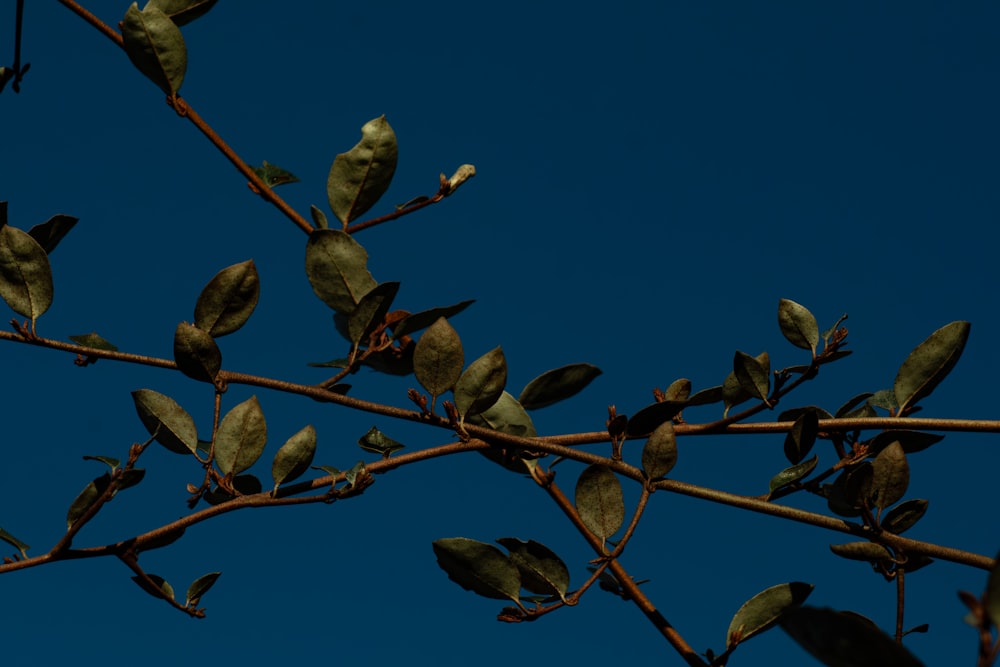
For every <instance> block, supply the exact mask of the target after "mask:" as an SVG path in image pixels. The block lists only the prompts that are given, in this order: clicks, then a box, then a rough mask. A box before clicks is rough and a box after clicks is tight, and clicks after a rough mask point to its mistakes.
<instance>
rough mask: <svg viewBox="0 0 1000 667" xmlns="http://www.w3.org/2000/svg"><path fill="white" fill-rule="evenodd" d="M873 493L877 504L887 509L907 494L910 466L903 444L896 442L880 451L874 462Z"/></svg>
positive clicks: (880, 507)
mask: <svg viewBox="0 0 1000 667" xmlns="http://www.w3.org/2000/svg"><path fill="white" fill-rule="evenodd" d="M872 467H873V473H874V475H873V478H872V495H873V496H874V498H875V506H876V507H878V508H879V509H883V510H884V509H885V508H886V507H889V506H890V505H893V504H895V503H896V502H897V501H899V500H901V499H902V497H903V496H904V495H906V488H907V487H908V486H909V485H910V466H909V464H908V463H907V462H906V454H904V453H903V446H902V445H900V444H899V443H898V442H894V443H892V444H891V445H889V446H888V447H886V448H885V449H883V450H882V451H881V453H879V455H878V456H876V457H875V460H874V461H873V462H872Z"/></svg>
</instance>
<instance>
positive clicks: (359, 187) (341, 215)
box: [326, 116, 398, 226]
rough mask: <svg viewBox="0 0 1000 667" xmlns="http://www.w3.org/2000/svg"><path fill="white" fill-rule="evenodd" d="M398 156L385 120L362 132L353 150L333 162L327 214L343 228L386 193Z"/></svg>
mask: <svg viewBox="0 0 1000 667" xmlns="http://www.w3.org/2000/svg"><path fill="white" fill-rule="evenodd" d="M397 156H398V148H397V145H396V134H395V133H394V132H393V131H392V128H391V127H390V126H389V122H388V121H387V120H386V119H385V116H379V117H378V118H375V119H374V120H370V121H368V122H367V123H365V125H364V127H362V128H361V141H360V142H358V144H357V145H356V146H355V147H354V148H352V149H351V150H349V151H348V152H346V153H341V154H340V155H338V156H337V157H336V158H335V159H334V161H333V166H332V167H331V168H330V175H329V177H328V178H327V181H326V193H327V196H328V197H329V198H330V210H332V211H333V214H334V215H336V216H337V218H338V219H339V220H340V221H341V222H342V223H344V225H345V226H346V225H347V223H349V222H351V221H352V220H354V219H355V218H357V217H358V216H360V215H361V214H362V213H364V212H365V211H367V210H368V209H370V208H371V207H372V206H373V205H374V204H375V202H377V201H378V200H379V199H380V198H381V197H382V195H383V194H385V191H386V190H388V189H389V183H390V182H391V181H392V175H393V174H394V173H395V172H396V159H397Z"/></svg>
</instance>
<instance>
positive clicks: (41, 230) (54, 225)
mask: <svg viewBox="0 0 1000 667" xmlns="http://www.w3.org/2000/svg"><path fill="white" fill-rule="evenodd" d="M78 221H79V218H74V217H73V216H71V215H63V214H62V213H60V214H58V215H54V216H52V217H51V218H49V219H48V220H46V221H45V222H43V223H42V224H40V225H35V226H34V227H32V228H31V229H29V230H28V234H30V235H31V238H33V239H35V240H36V241H38V245H40V246H42V250H44V251H45V254H46V255H51V254H52V251H53V250H55V249H56V246H57V245H59V242H60V241H62V240H63V237H65V236H66V235H67V234H69V230H71V229H73V225H75V224H76V223H77V222H78Z"/></svg>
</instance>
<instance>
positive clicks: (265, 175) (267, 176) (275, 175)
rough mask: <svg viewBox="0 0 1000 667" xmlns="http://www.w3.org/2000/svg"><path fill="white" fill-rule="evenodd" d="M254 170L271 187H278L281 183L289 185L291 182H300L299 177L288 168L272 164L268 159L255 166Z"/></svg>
mask: <svg viewBox="0 0 1000 667" xmlns="http://www.w3.org/2000/svg"><path fill="white" fill-rule="evenodd" d="M252 169H253V172H254V173H255V174H257V176H258V177H260V180H262V181H264V183H266V184H267V186H268V187H269V188H276V187H278V186H279V185H288V184H289V183H298V182H299V178H298V176H296V175H295V174H293V173H292V172H290V171H288V170H287V169H282V168H281V167H279V166H278V165H276V164H270V163H269V162H268V161H267V160H264V162H263V164H262V165H261V166H259V167H253V168H252Z"/></svg>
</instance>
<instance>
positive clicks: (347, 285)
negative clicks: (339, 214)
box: [306, 229, 377, 315]
mask: <svg viewBox="0 0 1000 667" xmlns="http://www.w3.org/2000/svg"><path fill="white" fill-rule="evenodd" d="M306 276H307V277H308V278H309V284H310V285H312V288H313V292H315V293H316V296H318V297H319V298H320V300H321V301H323V303H325V304H326V305H328V306H329V307H330V308H333V309H334V310H335V311H337V312H338V313H343V314H344V315H350V314H351V313H352V312H354V309H355V308H356V307H357V305H358V303H359V302H360V301H361V297H363V296H364V295H365V294H367V293H368V292H370V291H371V290H372V289H374V288H375V286H376V284H377V283H376V282H375V279H374V278H372V274H371V273H369V272H368V253H367V252H366V251H365V249H364V248H363V247H361V244H360V243H358V242H357V241H355V240H354V238H352V237H351V236H350V235H349V234H346V233H344V232H342V231H340V230H339V229H317V230H315V231H313V233H312V234H310V235H309V241H308V242H307V243H306Z"/></svg>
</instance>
